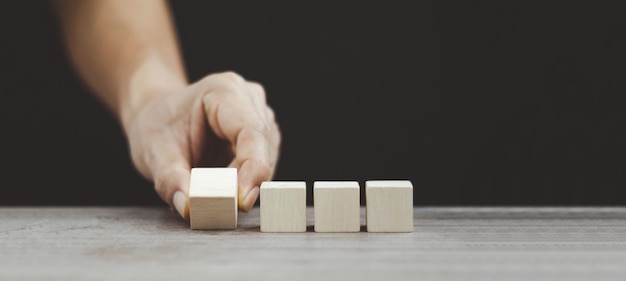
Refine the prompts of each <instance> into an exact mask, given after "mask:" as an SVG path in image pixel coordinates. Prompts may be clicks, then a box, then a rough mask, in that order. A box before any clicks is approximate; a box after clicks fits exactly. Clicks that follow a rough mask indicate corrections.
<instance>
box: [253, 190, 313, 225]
mask: <svg viewBox="0 0 626 281" xmlns="http://www.w3.org/2000/svg"><path fill="white" fill-rule="evenodd" d="M260 197H261V198H260V205H261V206H260V208H261V218H260V220H261V232H306V182H304V181H282V182H281V181H272V182H263V183H262V184H261V195H260Z"/></svg>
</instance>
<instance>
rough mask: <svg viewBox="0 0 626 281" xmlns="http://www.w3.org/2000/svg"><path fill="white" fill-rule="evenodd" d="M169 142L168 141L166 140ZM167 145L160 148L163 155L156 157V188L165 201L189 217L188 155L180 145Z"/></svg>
mask: <svg viewBox="0 0 626 281" xmlns="http://www.w3.org/2000/svg"><path fill="white" fill-rule="evenodd" d="M166 143H167V142H166ZM171 144H172V146H169V145H165V146H166V147H162V148H161V149H158V152H156V153H159V154H160V155H161V156H156V157H155V163H156V165H157V167H156V173H155V175H154V178H155V180H154V183H155V189H156V191H157V193H158V194H159V196H160V197H161V199H163V201H165V202H167V203H168V204H170V206H173V207H174V209H176V212H178V214H180V216H181V217H183V218H184V219H186V220H188V219H189V204H188V198H189V196H188V194H189V179H190V176H191V168H190V165H189V160H188V157H186V155H185V154H184V153H181V151H180V150H179V148H178V146H175V145H173V144H174V143H173V142H171Z"/></svg>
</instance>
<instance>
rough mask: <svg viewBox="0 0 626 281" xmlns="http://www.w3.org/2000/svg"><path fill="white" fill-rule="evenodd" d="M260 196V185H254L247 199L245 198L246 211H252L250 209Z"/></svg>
mask: <svg viewBox="0 0 626 281" xmlns="http://www.w3.org/2000/svg"><path fill="white" fill-rule="evenodd" d="M258 196H259V188H258V187H256V186H255V187H254V188H252V189H251V190H250V192H248V195H246V199H244V200H243V206H244V208H246V209H245V211H246V212H247V211H250V209H252V206H254V202H256V199H257V197H258Z"/></svg>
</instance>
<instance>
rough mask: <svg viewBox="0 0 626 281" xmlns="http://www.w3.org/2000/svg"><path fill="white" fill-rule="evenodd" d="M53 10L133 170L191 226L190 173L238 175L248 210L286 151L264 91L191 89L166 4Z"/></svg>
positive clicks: (133, 1)
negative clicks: (215, 169) (121, 136)
mask: <svg viewBox="0 0 626 281" xmlns="http://www.w3.org/2000/svg"><path fill="white" fill-rule="evenodd" d="M54 3H55V7H56V9H57V11H58V14H59V18H60V22H61V27H62V30H63V34H64V36H65V42H66V44H67V48H68V51H69V54H70V57H71V58H72V61H73V63H74V65H75V67H76V69H77V70H78V72H79V73H80V75H81V77H82V78H83V80H84V81H85V82H86V84H87V85H88V86H89V87H90V88H91V90H92V92H94V93H95V94H96V95H97V97H98V98H99V99H100V100H102V102H103V103H104V104H105V105H106V106H107V107H108V108H110V109H111V111H112V112H113V114H114V115H115V116H116V117H118V119H119V121H120V123H121V125H122V127H123V129H124V132H125V133H126V137H127V140H128V143H129V146H130V153H131V158H132V161H133V163H134V165H135V167H136V168H137V170H138V171H139V172H140V173H141V174H142V175H143V176H144V177H146V178H147V179H149V180H152V181H153V182H154V184H155V190H156V192H157V193H158V194H159V196H160V197H161V198H162V199H163V200H164V201H165V202H167V203H168V204H170V205H171V206H173V207H174V209H175V210H176V211H177V212H178V213H179V214H180V215H181V217H183V218H184V219H189V204H188V202H189V200H188V194H189V193H188V191H189V177H190V169H191V167H196V166H207V167H208V166H229V167H236V168H238V180H239V202H238V203H239V209H241V210H243V211H248V210H250V208H252V206H253V205H254V203H255V202H256V200H257V198H258V196H259V186H260V184H261V182H263V181H265V180H270V179H271V178H272V176H273V174H274V171H275V169H276V164H277V161H278V155H279V148H280V141H281V135H280V131H279V128H278V125H277V124H276V121H275V118H274V112H273V111H272V109H271V108H270V107H269V106H268V105H267V102H266V98H265V91H264V89H263V87H262V86H261V85H260V84H258V83H255V82H250V81H246V80H245V79H244V78H242V77H241V76H240V75H238V74H236V73H234V72H223V73H217V74H211V75H208V76H206V77H204V78H203V79H200V80H199V81H197V82H195V83H189V82H188V81H187V78H186V74H185V72H184V67H183V63H182V60H181V57H180V52H179V48H178V45H177V39H176V34H175V31H174V28H173V23H172V18H171V15H170V11H169V8H168V6H167V4H166V3H165V2H164V1H162V0H89V1H85V0H56V1H55V2H54ZM215 41H216V42H215V43H216V44H219V38H215Z"/></svg>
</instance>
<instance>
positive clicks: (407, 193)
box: [365, 180, 413, 232]
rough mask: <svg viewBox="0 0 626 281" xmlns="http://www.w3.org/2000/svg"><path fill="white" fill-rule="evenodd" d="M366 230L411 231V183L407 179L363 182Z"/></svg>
mask: <svg viewBox="0 0 626 281" xmlns="http://www.w3.org/2000/svg"><path fill="white" fill-rule="evenodd" d="M365 201H366V209H367V212H366V217H367V219H366V221H367V231H368V232H411V231H413V184H412V183H411V182H410V181H407V180H401V181H398V180H382V181H366V182H365Z"/></svg>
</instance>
